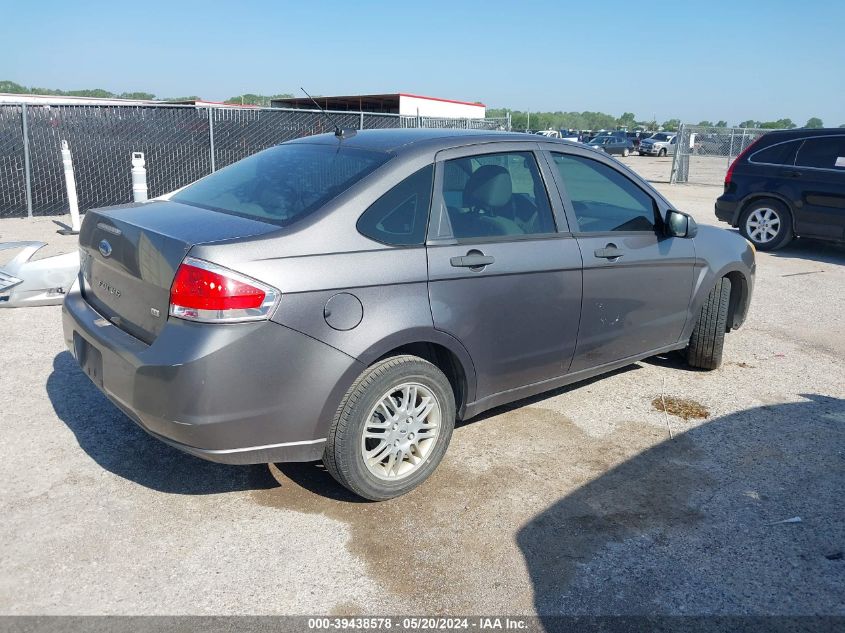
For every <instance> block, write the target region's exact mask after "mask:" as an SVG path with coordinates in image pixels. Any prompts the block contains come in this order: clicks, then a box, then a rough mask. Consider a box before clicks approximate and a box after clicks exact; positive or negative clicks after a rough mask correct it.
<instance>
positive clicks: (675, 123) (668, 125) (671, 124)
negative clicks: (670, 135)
mask: <svg viewBox="0 0 845 633" xmlns="http://www.w3.org/2000/svg"><path fill="white" fill-rule="evenodd" d="M660 127H662V128H663V129H664V130H666V131H667V132H677V131H678V128H679V127H681V120H680V119H669V120H668V121H664V122H663V124H662V125H661V126H660Z"/></svg>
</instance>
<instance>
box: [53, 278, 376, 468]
mask: <svg viewBox="0 0 845 633" xmlns="http://www.w3.org/2000/svg"><path fill="white" fill-rule="evenodd" d="M62 322H63V329H64V337H65V343H66V345H67V346H68V349H69V350H70V352H71V354H73V355H74V357H75V358H76V359H77V361H78V362H79V363H80V365H81V366H82V368H83V370H84V371H86V373H88V375H89V377H90V378H91V379H92V381H93V382H94V384H95V385H96V386H97V387H98V388H99V389H100V390H101V391H102V392H103V393H105V395H106V396H107V397H108V398H109V399H110V400H111V401H112V402H114V403H115V404H116V405H117V406H118V407H119V408H120V409H121V410H122V411H123V412H124V413H126V415H127V416H129V417H130V418H131V419H132V420H133V421H135V422H136V423H137V424H138V425H139V426H141V427H142V428H143V429H144V430H145V431H147V432H148V433H150V434H151V435H153V436H154V437H157V438H158V439H160V440H162V441H164V442H166V443H168V444H170V445H172V446H174V447H176V448H178V449H180V450H182V451H185V452H187V453H191V454H193V455H196V456H198V457H202V458H204V459H208V460H211V461H216V462H222V463H229V464H255V463H267V462H281V461H311V460H316V459H319V458H320V457H321V455H322V452H323V446H324V444H325V437H326V433H327V430H328V425H329V423H330V421H331V419H330V416H328V415H327V412H328V411H331V410H332V409H333V408H334V407H336V406H337V403H339V402H340V399H341V397H342V395H343V393H345V391H346V389H347V388H348V386H349V384H351V382H352V381H353V380H354V378H355V376H357V375H358V373H359V372H360V371H361V370H362V369H363V366H362V365H361V364H360V363H359V362H358V361H356V360H355V359H353V358H352V357H350V356H347V355H346V354H343V353H342V352H339V351H338V350H336V349H334V348H333V347H330V346H328V345H326V344H324V343H321V342H319V341H317V340H315V339H313V338H311V337H308V336H305V335H304V334H300V333H299V332H296V331H295V330H291V329H290V328H287V327H284V326H282V325H278V324H277V323H273V322H271V321H261V322H253V323H242V324H226V325H208V324H200V323H190V322H188V321H181V320H179V319H169V320H168V321H167V324H166V325H165V327H164V329H163V330H162V331H161V333H160V334H159V336H158V338H156V340H155V341H154V342H153V343H152V344H151V345H147V344H146V343H144V342H142V341H140V340H138V339H136V338H134V337H132V336H131V335H129V334H127V333H126V332H124V331H123V330H121V329H119V328H117V327H116V326H114V325H112V324H111V323H108V322H107V321H106V320H105V319H103V318H102V317H101V316H100V315H99V314H98V313H97V312H96V311H95V310H94V309H93V308H92V307H91V306H90V305H89V304H88V303H87V302H86V301H85V300H84V298H83V297H82V295H81V294H80V292H79V290H78V287H76V286H74V288H73V289H72V290H71V291H70V292H69V293H68V295H67V297H66V299H65V302H64V305H63V308H62Z"/></svg>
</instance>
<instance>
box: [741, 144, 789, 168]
mask: <svg viewBox="0 0 845 633" xmlns="http://www.w3.org/2000/svg"><path fill="white" fill-rule="evenodd" d="M799 145H801V141H789V142H788V143H777V144H775V145H772V146H770V147H765V148H763V149H761V150H760V151H759V152H754V153H753V154H752V155H751V156H749V158H748V161H749V162H751V163H765V164H767V165H792V164H793V163H794V162H795V152H797V151H798V146H799Z"/></svg>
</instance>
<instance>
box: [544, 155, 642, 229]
mask: <svg viewBox="0 0 845 633" xmlns="http://www.w3.org/2000/svg"><path fill="white" fill-rule="evenodd" d="M552 156H553V158H554V163H555V165H556V166H557V169H558V172H559V173H560V177H561V178H562V179H563V184H564V187H565V189H566V193H567V194H568V196H569V200H570V201H571V202H572V207H573V209H574V211H575V217H576V218H577V220H578V230H579V231H581V232H582V233H604V232H607V231H654V227H655V217H656V211H655V203H654V200H653V199H652V197H651V196H649V195H648V194H647V193H646V192H645V191H643V190H642V189H640V188H639V187H638V186H637V185H636V184H635V183H634V182H633V181H632V180H631V179H630V178H628V177H627V176H625V175H623V174H621V173H619V172H618V171H616V170H615V169H613V168H612V167H609V166H607V165H605V164H604V163H601V162H599V161H597V160H593V159H591V158H584V157H582V156H575V155H569V154H553V155H552Z"/></svg>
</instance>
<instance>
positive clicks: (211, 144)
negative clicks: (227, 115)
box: [208, 108, 217, 173]
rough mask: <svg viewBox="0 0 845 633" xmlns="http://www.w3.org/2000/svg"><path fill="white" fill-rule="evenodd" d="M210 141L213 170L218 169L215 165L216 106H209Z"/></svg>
mask: <svg viewBox="0 0 845 633" xmlns="http://www.w3.org/2000/svg"><path fill="white" fill-rule="evenodd" d="M208 142H209V147H210V150H211V171H212V173H213V172H215V171H217V169H216V167H215V165H214V108H208Z"/></svg>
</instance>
